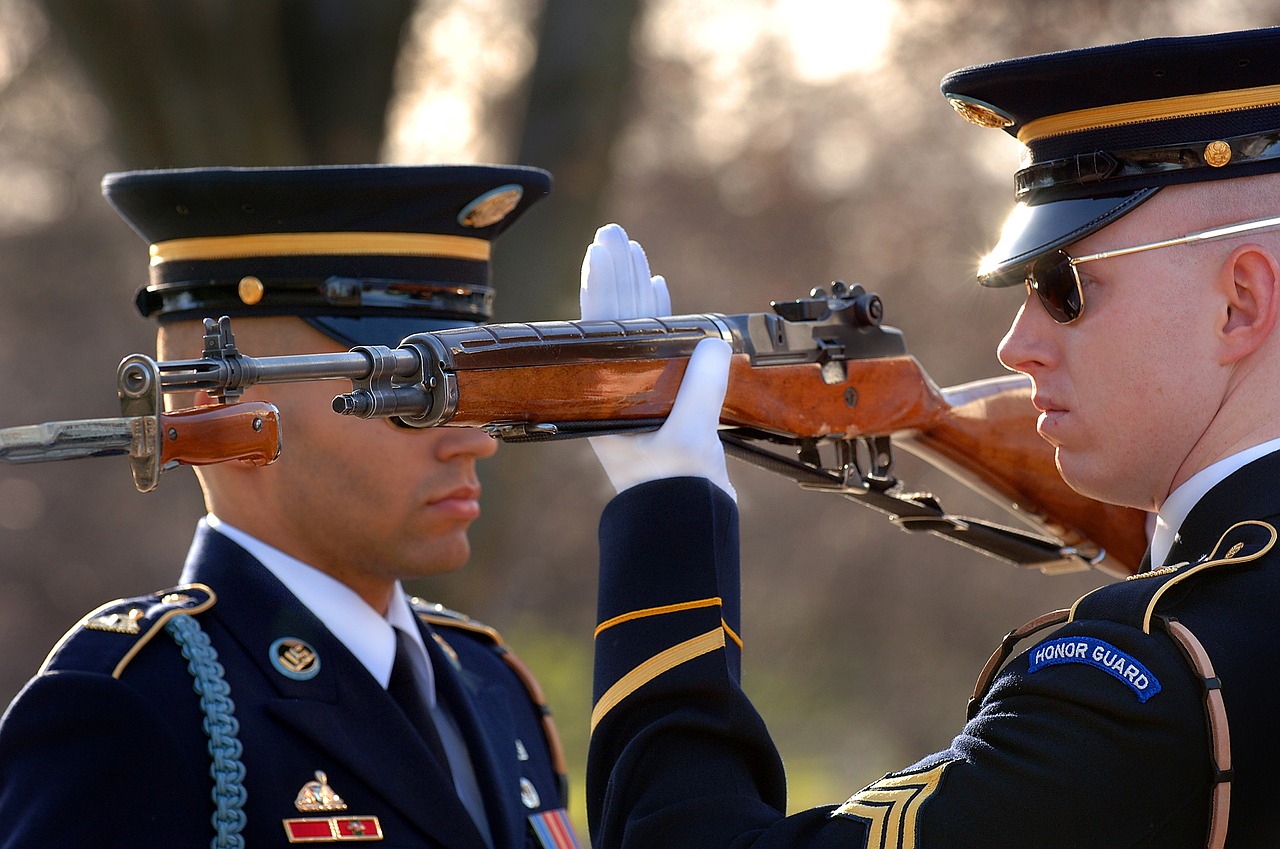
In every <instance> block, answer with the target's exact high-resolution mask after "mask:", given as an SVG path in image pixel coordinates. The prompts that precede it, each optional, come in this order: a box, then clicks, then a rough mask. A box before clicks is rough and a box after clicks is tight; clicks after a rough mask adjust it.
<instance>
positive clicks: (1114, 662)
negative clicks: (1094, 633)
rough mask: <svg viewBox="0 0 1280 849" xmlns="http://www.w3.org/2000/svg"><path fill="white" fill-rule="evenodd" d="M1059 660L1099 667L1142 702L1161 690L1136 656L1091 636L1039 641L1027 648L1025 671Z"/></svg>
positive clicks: (1040, 667)
mask: <svg viewBox="0 0 1280 849" xmlns="http://www.w3.org/2000/svg"><path fill="white" fill-rule="evenodd" d="M1063 663H1083V664H1086V665H1088V666H1092V667H1095V668H1097V669H1101V670H1102V671H1103V672H1106V673H1107V674H1109V675H1111V676H1112V677H1113V678H1115V679H1116V680H1117V681H1119V682H1121V683H1122V684H1124V685H1125V686H1126V687H1128V688H1129V689H1130V690H1133V694H1134V695H1135V696H1137V697H1138V701H1140V702H1146V701H1147V699H1149V698H1151V697H1152V696H1154V695H1155V694H1156V693H1158V692H1160V689H1161V688H1160V682H1159V681H1158V680H1156V676H1155V675H1153V674H1152V673H1151V670H1149V669H1147V667H1145V666H1143V665H1142V663H1141V662H1140V661H1139V660H1138V659H1137V658H1135V657H1133V656H1132V655H1129V654H1125V653H1124V652H1122V651H1120V649H1118V648H1116V647H1115V646H1113V645H1111V644H1110V643H1108V642H1104V641H1102V640H1099V639H1097V638H1095V637H1059V638H1058V639H1056V640H1048V641H1046V642H1044V643H1041V644H1040V645H1038V646H1036V647H1035V648H1033V649H1031V660H1030V664H1029V666H1028V667H1027V672H1029V673H1034V672H1039V671H1040V670H1041V669H1044V668H1046V667H1049V666H1057V665H1059V664H1063Z"/></svg>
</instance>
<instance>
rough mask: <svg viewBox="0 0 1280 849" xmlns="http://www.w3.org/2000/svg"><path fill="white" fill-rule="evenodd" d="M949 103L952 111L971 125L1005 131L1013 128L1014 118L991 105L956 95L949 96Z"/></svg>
mask: <svg viewBox="0 0 1280 849" xmlns="http://www.w3.org/2000/svg"><path fill="white" fill-rule="evenodd" d="M947 102H948V103H950V104H951V108H952V109H954V110H956V111H957V112H959V113H960V117H961V118H964V119H965V120H966V121H968V122H969V123H970V124H977V125H978V126H979V127H987V128H989V129H992V130H1003V129H1004V128H1005V127H1012V126H1013V118H1011V117H1010V116H1008V115H1006V114H1005V113H1004V112H1001V111H1000V110H999V109H996V108H995V107H994V106H992V105H991V104H989V103H983V102H982V101H981V100H972V99H970V98H967V97H960V96H959V95H956V94H948V95H947Z"/></svg>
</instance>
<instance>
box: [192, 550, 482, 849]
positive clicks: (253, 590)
mask: <svg viewBox="0 0 1280 849" xmlns="http://www.w3.org/2000/svg"><path fill="white" fill-rule="evenodd" d="M202 534H203V538H202V537H201V536H200V535H198V536H197V542H196V545H195V546H194V547H193V553H192V557H190V558H189V559H188V567H187V570H186V571H185V572H184V579H185V580H197V581H201V582H203V583H206V584H208V585H209V586H211V587H213V588H214V590H215V592H217V593H218V604H217V605H216V606H215V607H214V608H213V610H212V611H210V612H211V614H212V615H214V616H215V617H216V618H217V619H218V620H219V621H220V622H221V623H222V625H223V627H224V628H225V629H226V631H227V632H228V634H230V635H231V637H232V639H234V640H235V641H236V642H237V643H239V645H240V647H241V648H242V649H243V651H244V654H245V655H246V656H247V657H248V658H249V659H250V660H251V661H252V663H253V664H254V665H256V667H257V670H258V673H259V674H260V675H261V676H262V677H263V679H265V680H266V681H267V682H269V684H270V686H271V688H273V689H274V691H275V693H276V696H275V697H274V698H268V699H267V700H266V702H265V708H266V710H267V711H268V712H270V713H271V714H272V715H274V716H275V717H276V718H278V719H279V720H280V721H281V722H282V723H283V724H284V725H286V726H287V727H288V728H289V729H291V730H292V731H293V732H294V733H298V734H300V735H302V736H303V737H305V738H306V739H307V740H308V741H309V742H310V743H312V744H313V745H314V746H315V747H316V748H317V749H320V750H322V751H323V752H324V754H325V756H326V757H332V758H333V759H334V761H335V762H337V763H341V764H342V765H343V766H344V767H346V768H347V769H349V770H350V771H351V772H352V773H355V774H356V775H358V776H359V777H360V778H361V779H362V780H363V781H364V782H365V783H366V784H367V785H368V786H369V787H371V788H373V789H374V791H375V792H376V793H377V795H378V796H379V797H380V798H381V799H383V800H384V801H385V802H386V803H387V804H388V805H390V806H392V807H394V808H396V809H397V810H398V811H399V812H400V813H401V814H402V815H403V816H404V817H405V818H406V819H407V820H409V821H410V822H413V823H414V824H415V825H417V826H418V827H419V828H420V829H421V830H422V831H423V832H424V833H425V834H427V835H429V836H430V837H431V838H433V839H434V840H435V841H437V842H438V843H440V844H442V845H444V846H448V847H451V848H452V849H486V847H485V844H484V840H483V838H482V837H481V836H480V832H479V831H477V830H476V827H475V825H474V824H473V823H472V820H471V816H470V814H469V813H468V812H467V810H466V808H464V807H463V805H462V803H461V802H460V801H459V800H458V797H457V792H456V791H455V790H454V787H453V782H452V779H451V778H450V777H449V776H448V775H447V773H446V772H445V771H444V769H443V768H442V767H441V765H440V764H439V763H438V761H437V760H436V759H435V756H434V755H433V754H432V752H431V751H430V750H429V749H428V748H427V745H426V744H425V743H424V742H423V741H422V739H421V737H419V736H418V733H417V731H416V730H414V728H413V727H412V726H411V725H410V724H409V722H408V721H407V720H406V719H405V717H404V714H403V713H401V711H400V709H399V708H398V707H397V706H396V704H395V702H394V701H393V700H392V699H391V697H390V696H389V695H387V692H386V691H385V690H384V689H383V688H382V687H381V686H380V685H379V684H378V682H377V681H375V680H374V678H373V676H371V675H370V674H369V672H368V670H366V669H365V668H364V667H363V666H362V665H361V664H360V662H359V661H358V660H356V658H355V657H354V656H353V655H352V654H351V653H350V652H349V651H348V650H347V648H346V647H345V646H344V645H342V644H341V643H340V642H339V641H338V640H337V639H336V638H335V637H334V636H333V635H332V634H331V633H330V632H329V631H328V629H326V628H325V627H324V626H323V625H322V624H321V623H320V622H319V620H317V619H316V618H315V616H313V615H312V614H311V612H310V611H309V610H307V609H306V607H305V606H303V605H302V604H301V603H300V602H299V601H298V600H297V599H296V598H295V597H294V596H293V594H292V593H290V592H289V591H288V590H287V589H285V587H284V586H283V585H282V584H281V583H280V582H279V581H278V580H276V578H275V576H273V575H272V574H271V573H270V572H269V571H268V570H267V569H266V568H265V567H264V566H262V564H260V563H258V561H257V560H255V559H253V558H252V557H250V556H249V555H248V554H247V553H246V552H245V551H244V550H243V549H242V548H240V547H239V546H237V545H235V544H234V543H232V542H231V541H230V540H227V539H226V538H225V537H223V536H222V535H221V534H218V533H215V532H212V531H207V530H203V529H202ZM281 638H294V639H299V640H303V641H305V642H307V643H308V644H310V645H311V646H312V647H313V648H314V649H315V651H316V654H317V655H319V658H320V666H319V671H318V672H317V673H316V674H315V675H314V677H311V678H308V679H306V680H295V679H293V678H290V677H288V676H287V675H285V674H283V673H282V672H280V670H279V669H277V668H274V667H273V665H272V663H271V659H270V658H271V647H272V646H273V644H274V643H275V642H276V641H277V640H279V639H281ZM232 697H233V698H234V697H235V693H234V687H233V693H232ZM247 745H252V743H251V742H248V743H247ZM316 766H317V767H319V766H321V764H317V765H316ZM339 792H342V791H341V789H339ZM348 801H349V802H351V803H352V804H358V802H357V800H356V799H348Z"/></svg>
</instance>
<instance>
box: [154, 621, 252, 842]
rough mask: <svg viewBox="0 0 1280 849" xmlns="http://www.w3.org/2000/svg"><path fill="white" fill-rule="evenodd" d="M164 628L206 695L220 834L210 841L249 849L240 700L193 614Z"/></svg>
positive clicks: (203, 697)
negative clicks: (245, 833)
mask: <svg viewBox="0 0 1280 849" xmlns="http://www.w3.org/2000/svg"><path fill="white" fill-rule="evenodd" d="M164 627H165V630H166V631H168V632H169V633H170V634H171V635H172V636H173V639H174V641H175V642H177V644H178V647H179V648H180V649H182V656H183V657H185V658H186V659H187V668H188V669H189V670H190V671H191V675H192V676H193V677H194V678H195V683H194V688H195V691H196V693H198V694H199V695H200V708H201V709H202V710H203V711H204V732H205V734H206V735H207V736H208V737H209V757H210V759H211V760H212V761H213V763H212V764H210V766H209V775H210V776H211V777H212V778H213V793H212V796H213V802H214V805H215V806H216V809H215V810H214V813H213V817H212V818H211V821H212V823H213V827H214V831H215V834H214V837H213V840H211V841H210V843H209V845H210V847H212V849H243V848H244V838H243V837H241V836H240V832H241V830H243V829H244V824H245V815H244V803H245V799H246V798H247V797H248V795H249V794H248V792H247V791H246V790H245V787H244V764H243V763H241V761H240V755H241V754H242V753H243V751H244V747H243V746H241V745H240V740H239V739H238V738H237V737H236V734H237V733H238V732H239V731H240V723H239V721H238V720H236V718H235V716H233V713H234V711H235V703H234V702H232V700H231V687H230V686H228V684H227V682H226V680H225V679H224V678H223V668H222V664H221V663H219V662H218V652H217V651H216V650H215V649H214V648H213V645H212V644H211V643H210V642H209V635H208V634H206V633H205V632H204V631H203V630H202V629H201V628H200V624H199V623H198V622H196V620H195V619H194V618H193V617H191V616H189V615H187V614H181V615H178V616H174V617H173V618H172V619H170V620H169V621H168V622H166V623H165V626H164Z"/></svg>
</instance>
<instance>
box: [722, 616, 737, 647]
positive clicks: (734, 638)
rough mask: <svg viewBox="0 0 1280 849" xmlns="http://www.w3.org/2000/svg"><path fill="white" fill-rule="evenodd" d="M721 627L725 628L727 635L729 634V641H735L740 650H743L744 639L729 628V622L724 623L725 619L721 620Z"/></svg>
mask: <svg viewBox="0 0 1280 849" xmlns="http://www.w3.org/2000/svg"><path fill="white" fill-rule="evenodd" d="M720 627H721V628H723V629H724V632H725V633H726V634H728V635H729V639H731V640H733V641H734V643H736V644H737V646H738V648H740V649H741V648H742V638H741V637H739V636H738V635H737V634H736V633H734V630H733V629H732V628H730V627H729V623H728V622H726V621H724V620H723V619H721V620H720Z"/></svg>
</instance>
